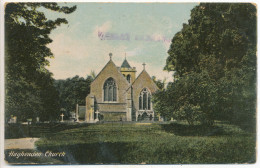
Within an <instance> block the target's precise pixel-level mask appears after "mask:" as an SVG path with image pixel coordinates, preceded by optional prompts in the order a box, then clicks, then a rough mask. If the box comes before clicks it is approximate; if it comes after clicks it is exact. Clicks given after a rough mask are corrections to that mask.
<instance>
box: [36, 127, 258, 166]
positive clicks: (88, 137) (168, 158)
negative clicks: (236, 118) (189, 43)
mask: <svg viewBox="0 0 260 168" xmlns="http://www.w3.org/2000/svg"><path fill="white" fill-rule="evenodd" d="M36 145H37V149H38V150H40V151H42V152H46V151H48V150H49V151H52V152H66V155H65V157H62V158H60V159H61V160H62V161H63V163H64V164H197V163H200V164H209V163H254V162H255V161H256V150H255V147H256V139H255V134H253V133H248V132H245V131H243V130H241V129H240V128H239V127H237V126H233V125H227V124H220V123H219V124H216V125H215V126H214V127H211V128H204V127H201V126H188V125H186V124H183V123H182V124H180V123H172V124H159V123H153V124H151V123H124V124H122V123H105V124H93V125H85V126H84V127H79V128H72V129H67V130H61V131H59V132H56V133H55V134H46V135H45V136H44V137H43V138H41V139H40V140H39V141H37V142H36Z"/></svg>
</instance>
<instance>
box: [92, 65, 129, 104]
mask: <svg viewBox="0 0 260 168" xmlns="http://www.w3.org/2000/svg"><path fill="white" fill-rule="evenodd" d="M110 77H112V78H113V79H114V80H115V81H116V85H117V101H116V103H126V96H125V94H126V90H127V88H128V87H129V86H130V84H129V83H128V82H127V80H126V79H125V78H124V76H123V75H122V74H121V73H120V72H118V70H117V67H116V66H115V64H114V63H113V62H112V61H110V62H109V63H108V64H107V66H106V67H105V68H104V69H103V70H102V72H100V74H99V75H98V76H97V78H96V79H95V80H94V81H93V82H92V84H91V94H93V95H95V98H96V101H97V103H103V86H104V83H105V81H106V79H108V78H110ZM113 103H114V102H113Z"/></svg>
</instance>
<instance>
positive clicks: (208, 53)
mask: <svg viewBox="0 0 260 168" xmlns="http://www.w3.org/2000/svg"><path fill="white" fill-rule="evenodd" d="M168 53H169V57H168V58H167V61H166V66H165V69H166V70H168V71H175V78H176V79H177V81H176V82H175V87H172V88H170V90H174V89H177V91H176V90H174V93H175V94H176V95H175V97H174V99H171V100H169V101H172V104H175V105H174V107H175V110H176V113H177V112H178V111H180V109H189V108H188V107H191V106H193V107H200V110H202V114H204V116H203V117H202V118H204V119H205V118H206V119H208V121H209V123H212V122H211V121H212V120H213V119H219V120H228V121H231V122H234V123H239V124H241V123H249V122H252V121H255V102H256V7H255V6H254V5H253V4H246V3H239V4H238V3H201V4H200V5H198V6H196V7H195V8H194V9H192V11H191V18H190V20H189V22H188V24H184V25H183V28H182V30H181V31H180V32H178V33H177V34H176V35H175V36H174V37H173V39H172V44H171V46H170V49H169V51H168ZM170 90H168V91H169V92H170ZM177 95H178V96H177ZM194 96H195V97H194ZM183 104H185V106H186V105H188V107H187V108H186V107H185V108H184V107H183ZM195 109H196V108H195ZM200 110H199V111H200ZM186 111H187V110H186Z"/></svg>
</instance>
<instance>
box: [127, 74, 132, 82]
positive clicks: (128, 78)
mask: <svg viewBox="0 0 260 168" xmlns="http://www.w3.org/2000/svg"><path fill="white" fill-rule="evenodd" d="M126 80H127V81H128V82H129V83H130V82H131V75H129V74H128V75H127V76H126Z"/></svg>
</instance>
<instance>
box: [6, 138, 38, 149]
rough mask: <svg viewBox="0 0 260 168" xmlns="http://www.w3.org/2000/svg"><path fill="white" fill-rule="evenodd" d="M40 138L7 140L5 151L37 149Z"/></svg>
mask: <svg viewBox="0 0 260 168" xmlns="http://www.w3.org/2000/svg"><path fill="white" fill-rule="evenodd" d="M37 140H39V138H19V139H5V149H35V142H36V141H37Z"/></svg>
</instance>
